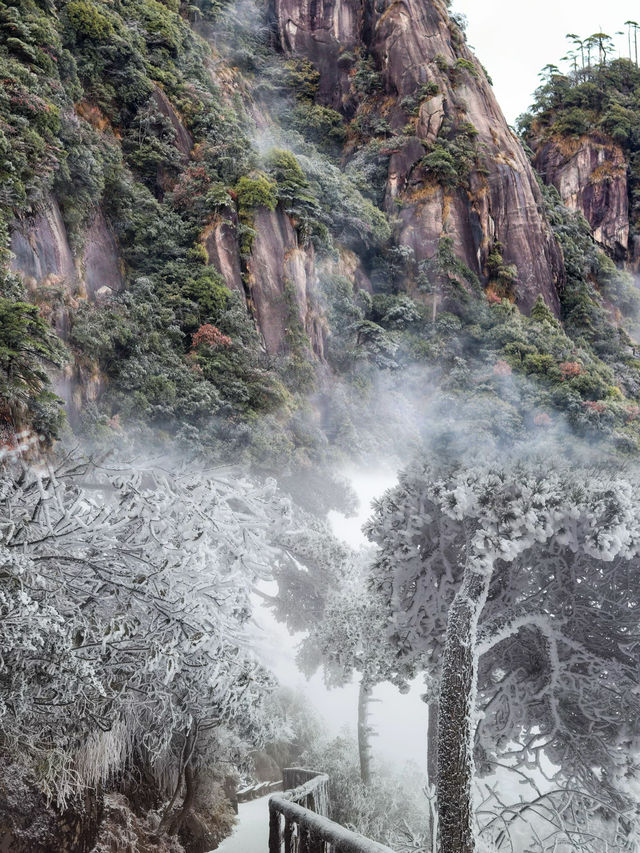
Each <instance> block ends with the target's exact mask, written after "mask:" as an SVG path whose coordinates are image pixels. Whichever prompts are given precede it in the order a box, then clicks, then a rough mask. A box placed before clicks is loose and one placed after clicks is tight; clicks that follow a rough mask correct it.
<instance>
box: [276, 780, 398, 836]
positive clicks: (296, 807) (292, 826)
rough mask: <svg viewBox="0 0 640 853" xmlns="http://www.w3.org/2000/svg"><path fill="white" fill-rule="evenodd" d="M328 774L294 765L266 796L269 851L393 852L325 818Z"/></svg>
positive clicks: (326, 816) (327, 810)
mask: <svg viewBox="0 0 640 853" xmlns="http://www.w3.org/2000/svg"><path fill="white" fill-rule="evenodd" d="M328 784H329V777H328V776H325V775H324V774H323V773H316V772H314V771H313V770H303V769H302V768H298V767H294V768H291V769H289V770H285V771H284V773H283V785H284V788H285V791H284V793H282V794H274V795H273V796H272V797H270V798H269V853H393V850H391V849H390V848H389V847H385V846H384V844H378V843H377V842H376V841H371V840H370V839H369V838H365V837H364V835H360V834H359V833H358V832H351V830H349V829H346V828H345V827H344V826H341V825H340V824H339V823H335V822H334V821H332V820H330V819H329V796H328Z"/></svg>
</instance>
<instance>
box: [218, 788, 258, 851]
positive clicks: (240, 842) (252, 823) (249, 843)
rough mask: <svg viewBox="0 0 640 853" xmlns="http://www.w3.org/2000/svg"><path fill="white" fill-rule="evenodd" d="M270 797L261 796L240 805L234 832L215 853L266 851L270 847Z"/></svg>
mask: <svg viewBox="0 0 640 853" xmlns="http://www.w3.org/2000/svg"><path fill="white" fill-rule="evenodd" d="M268 802H269V797H268V796H267V797H260V799H259V800H252V801H251V802H249V803H241V805H240V806H238V823H237V824H236V828H235V829H234V831H233V834H232V835H230V836H229V837H228V838H225V840H224V841H223V842H222V844H221V845H220V846H219V847H218V848H217V849H216V851H215V853H266V851H267V850H268V848H269V808H268V805H267V804H268Z"/></svg>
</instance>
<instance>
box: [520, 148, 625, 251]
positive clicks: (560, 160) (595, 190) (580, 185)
mask: <svg viewBox="0 0 640 853" xmlns="http://www.w3.org/2000/svg"><path fill="white" fill-rule="evenodd" d="M533 162H534V166H535V167H536V169H537V170H538V172H539V173H540V175H541V177H542V178H543V180H544V181H545V182H546V183H548V184H552V185H553V186H554V187H555V188H556V189H557V190H558V192H559V193H560V198H561V199H562V201H563V202H564V204H566V205H567V207H568V208H570V209H571V210H576V211H579V212H580V213H582V215H583V216H584V217H585V219H586V220H587V222H588V223H589V224H590V225H591V228H592V230H593V236H594V238H595V239H596V240H597V242H598V243H600V245H602V246H603V247H605V248H606V249H607V251H608V252H609V253H610V254H611V256H612V257H613V258H615V259H616V260H618V261H624V260H626V259H628V258H629V250H630V244H629V188H628V180H627V161H626V158H625V155H624V152H623V150H622V148H621V146H620V145H617V144H616V143H615V142H613V140H612V139H610V138H607V137H606V136H605V135H603V134H596V133H594V134H591V135H585V136H581V137H573V138H569V139H566V138H562V137H556V138H551V139H549V140H545V141H542V142H541V143H540V144H539V146H538V147H537V148H536V151H535V156H534V160H533Z"/></svg>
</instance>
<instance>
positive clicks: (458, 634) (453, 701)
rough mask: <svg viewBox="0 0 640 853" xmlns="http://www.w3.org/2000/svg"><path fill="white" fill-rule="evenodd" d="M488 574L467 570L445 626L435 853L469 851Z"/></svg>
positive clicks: (465, 852) (471, 841) (473, 845)
mask: <svg viewBox="0 0 640 853" xmlns="http://www.w3.org/2000/svg"><path fill="white" fill-rule="evenodd" d="M489 581H490V575H488V574H487V575H481V574H478V573H476V572H473V571H471V570H470V569H469V568H467V570H466V572H465V577H464V579H463V581H462V585H461V587H460V589H459V591H458V593H457V595H456V597H455V598H454V600H453V604H452V605H451V610H450V611H449V618H448V622H447V639H446V644H445V650H444V658H443V662H442V681H441V686H440V704H439V710H438V727H439V732H438V823H439V829H440V853H474V851H475V842H474V838H473V826H472V808H471V782H472V779H473V738H474V734H475V732H474V721H473V712H474V706H475V692H476V678H477V673H476V661H475V654H474V647H475V641H476V632H477V624H478V618H479V616H480V613H481V612H482V608H483V607H484V603H485V601H486V597H487V592H488V588H489Z"/></svg>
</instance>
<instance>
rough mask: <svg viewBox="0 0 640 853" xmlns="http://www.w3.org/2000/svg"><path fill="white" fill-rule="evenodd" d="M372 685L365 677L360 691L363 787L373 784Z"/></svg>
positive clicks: (359, 720)
mask: <svg viewBox="0 0 640 853" xmlns="http://www.w3.org/2000/svg"><path fill="white" fill-rule="evenodd" d="M370 701H371V685H370V684H369V683H368V682H367V680H366V678H365V676H364V675H363V676H362V678H361V680H360V690H359V691H358V752H359V753H360V779H361V780H362V784H363V785H368V784H369V783H370V782H371V745H370V743H369V734H370V729H369V722H368V720H369V702H370Z"/></svg>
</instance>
